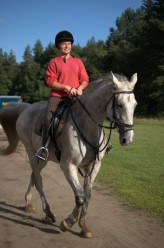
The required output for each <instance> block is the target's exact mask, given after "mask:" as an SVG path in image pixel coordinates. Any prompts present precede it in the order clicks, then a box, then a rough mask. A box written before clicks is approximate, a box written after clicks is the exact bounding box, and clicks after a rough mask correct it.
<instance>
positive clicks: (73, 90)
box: [69, 88, 78, 96]
mask: <svg viewBox="0 0 164 248" xmlns="http://www.w3.org/2000/svg"><path fill="white" fill-rule="evenodd" d="M69 94H70V95H72V96H75V95H78V90H77V89H76V88H71V89H70V91H69Z"/></svg>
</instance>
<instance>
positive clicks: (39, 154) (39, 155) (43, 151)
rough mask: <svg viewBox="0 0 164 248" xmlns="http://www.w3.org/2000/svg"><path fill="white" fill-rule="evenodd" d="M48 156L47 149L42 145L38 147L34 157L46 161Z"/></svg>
mask: <svg viewBox="0 0 164 248" xmlns="http://www.w3.org/2000/svg"><path fill="white" fill-rule="evenodd" d="M48 156H49V151H48V149H47V148H46V147H44V146H43V147H41V148H39V150H38V151H37V153H36V157H37V158H39V159H41V160H43V161H47V159H48Z"/></svg>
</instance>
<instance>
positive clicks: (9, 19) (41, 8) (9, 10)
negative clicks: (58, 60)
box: [0, 0, 143, 62]
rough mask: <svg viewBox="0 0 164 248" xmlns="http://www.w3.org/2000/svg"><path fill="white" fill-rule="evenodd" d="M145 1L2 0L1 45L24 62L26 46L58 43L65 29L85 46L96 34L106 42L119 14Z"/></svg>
mask: <svg viewBox="0 0 164 248" xmlns="http://www.w3.org/2000/svg"><path fill="white" fill-rule="evenodd" d="M142 2H143V1H142V0H80V1H79V0H67V1H66V0H0V48H2V50H3V52H7V53H9V52H10V51H11V50H12V51H13V52H14V54H15V56H16V59H17V61H18V62H21V61H22V60H23V59H22V56H23V53H24V49H25V47H27V45H30V47H31V49H32V48H33V47H34V45H35V43H36V41H37V40H40V41H41V43H42V45H43V47H44V48H46V47H47V46H48V44H49V43H50V42H51V43H54V39H55V36H56V34H57V33H58V32H59V31H61V30H68V31H70V32H71V33H72V34H73V36H74V40H75V43H74V44H75V45H77V44H79V45H80V46H82V47H83V46H85V45H86V43H87V41H88V40H90V39H91V38H92V37H94V38H95V40H96V41H98V40H103V41H106V39H107V38H108V36H109V34H110V32H109V30H110V28H111V27H113V28H116V25H115V22H116V18H117V17H121V14H122V13H123V12H124V11H125V10H126V9H127V8H129V7H130V8H132V9H134V10H136V9H137V8H140V7H141V5H142Z"/></svg>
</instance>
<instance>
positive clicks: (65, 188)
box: [0, 132, 164, 248]
mask: <svg viewBox="0 0 164 248" xmlns="http://www.w3.org/2000/svg"><path fill="white" fill-rule="evenodd" d="M5 144H6V141H5V136H4V134H3V133H2V132H1V134H0V146H4V145H5ZM30 174H31V171H30V166H29V163H28V159H27V155H26V153H25V151H24V148H23V146H21V147H20V148H19V150H18V152H17V153H15V154H13V155H11V156H8V157H2V156H0V248H29V247H30V248H70V247H71V248H74V247H78V248H163V247H164V228H163V227H161V226H160V224H159V223H158V222H157V221H156V220H154V219H152V218H150V217H146V216H145V215H144V214H143V213H140V212H131V211H128V210H127V209H126V208H125V207H123V206H122V205H121V203H120V202H119V200H118V199H117V197H116V196H114V195H113V193H112V192H110V191H109V190H106V189H104V188H102V187H101V186H100V185H98V184H97V183H96V184H95V186H94V188H93V191H92V199H91V203H90V206H89V209H88V217H87V221H88V226H89V227H90V229H91V230H92V231H93V233H94V238H93V239H83V238H80V236H79V232H80V229H79V227H78V225H77V224H76V225H75V226H73V228H72V230H71V231H69V232H62V231H61V230H60V227H59V226H60V222H61V220H62V219H64V218H65V217H67V216H68V215H69V214H70V213H71V211H72V209H73V207H74V196H73V193H72V190H71V189H70V186H69V185H68V183H67V182H66V180H65V178H64V176H63V174H62V171H61V170H60V167H59V166H58V165H56V164H54V163H49V164H48V165H47V167H46V168H45V169H44V170H43V173H42V176H43V185H44V191H45V194H46V196H47V200H48V201H49V204H50V206H51V210H52V211H53V213H54V214H55V215H56V217H57V222H56V223H55V224H53V225H48V224H44V223H43V221H42V218H44V213H43V212H42V208H41V201H40V198H39V195H38V193H37V192H36V190H34V191H33V205H34V206H35V213H25V212H24V211H23V210H21V208H20V207H22V206H24V194H25V192H26V190H27V186H28V183H29V177H30Z"/></svg>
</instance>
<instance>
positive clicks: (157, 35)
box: [0, 0, 164, 117]
mask: <svg viewBox="0 0 164 248" xmlns="http://www.w3.org/2000/svg"><path fill="white" fill-rule="evenodd" d="M58 54H59V52H58V50H57V49H56V47H55V44H54V43H53V44H52V43H49V44H48V46H47V47H45V48H44V47H43V45H42V42H41V40H37V41H36V43H35V44H34V47H33V48H31V47H30V46H29V45H28V44H27V46H26V47H25V49H24V54H23V61H22V62H20V63H18V62H17V61H16V56H15V55H14V52H13V51H12V50H11V51H10V53H6V52H3V50H2V49H1V48H0V95H18V96H21V97H22V100H23V101H25V102H29V103H33V102H36V101H41V100H47V99H48V91H49V90H48V89H47V88H46V87H45V84H44V78H45V70H46V67H47V64H48V62H49V61H50V59H51V58H53V57H56V56H58ZM72 54H73V55H74V56H76V57H79V58H81V59H82V60H83V62H84V64H85V66H86V68H87V71H88V74H89V77H90V81H94V80H95V79H98V78H100V77H101V76H102V75H103V74H105V73H109V72H110V71H113V72H114V73H121V74H124V75H125V76H126V77H127V78H129V79H130V78H131V76H132V75H133V74H134V73H136V72H137V74H138V83H137V84H136V88H135V96H136V99H137V102H138V106H137V109H136V112H135V114H136V115H137V116H139V117H163V116H164V0H143V3H142V6H141V7H140V8H138V9H136V10H133V9H131V8H128V9H126V10H125V11H124V12H123V13H122V14H121V16H120V17H118V18H117V19H116V28H110V29H109V35H108V37H107V39H106V40H105V41H103V40H98V41H96V40H95V38H94V37H91V38H90V40H88V41H87V43H86V46H84V47H81V46H80V45H74V46H73V49H72Z"/></svg>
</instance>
